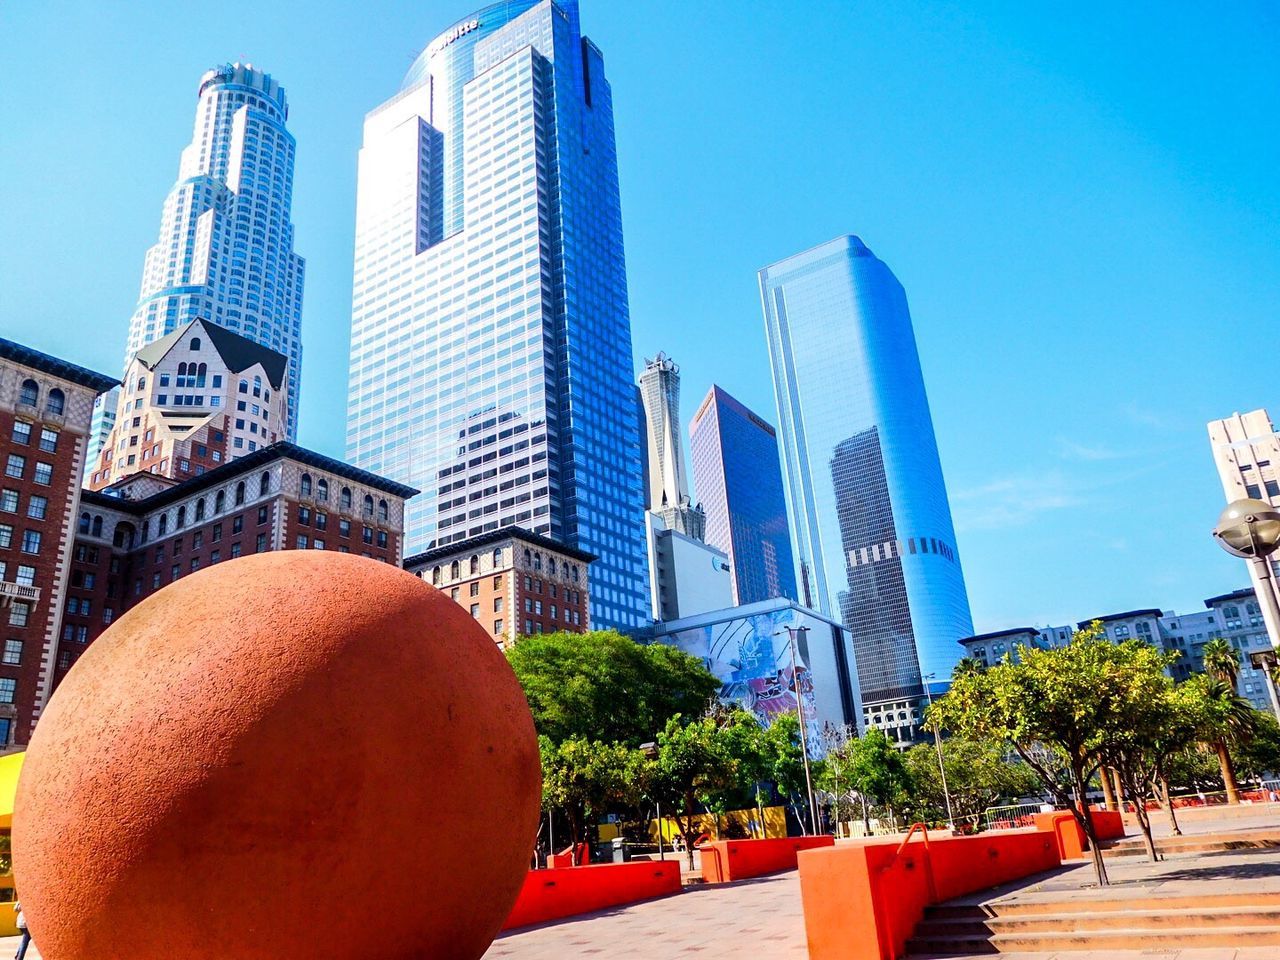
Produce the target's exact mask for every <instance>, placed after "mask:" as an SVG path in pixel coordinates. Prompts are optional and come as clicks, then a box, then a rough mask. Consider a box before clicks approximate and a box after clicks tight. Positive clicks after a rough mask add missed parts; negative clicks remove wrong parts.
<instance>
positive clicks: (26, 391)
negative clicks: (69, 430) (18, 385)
mask: <svg viewBox="0 0 1280 960" xmlns="http://www.w3.org/2000/svg"><path fill="white" fill-rule="evenodd" d="M18 402H19V403H22V404H26V405H27V406H28V407H36V406H39V405H40V384H38V383H36V382H35V381H34V380H31V379H27V380H23V381H22V389H21V390H20V391H19V392H18ZM66 409H67V395H66V394H65V393H63V392H62V391H61V390H59V389H58V388H57V387H54V388H53V389H52V390H50V391H49V393H48V394H47V395H46V397H45V401H44V410H45V413H52V414H54V415H55V416H62V414H63V413H65V412H66Z"/></svg>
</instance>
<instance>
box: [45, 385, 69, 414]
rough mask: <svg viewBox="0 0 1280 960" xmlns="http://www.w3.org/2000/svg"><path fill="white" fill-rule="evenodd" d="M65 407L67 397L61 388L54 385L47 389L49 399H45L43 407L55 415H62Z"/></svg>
mask: <svg viewBox="0 0 1280 960" xmlns="http://www.w3.org/2000/svg"><path fill="white" fill-rule="evenodd" d="M66 407H67V397H66V394H64V393H63V392H62V391H61V390H59V389H58V388H57V387H54V388H53V389H52V390H50V391H49V399H48V400H46V401H45V404H44V408H45V410H46V411H48V412H49V413H52V414H54V415H55V416H62V412H63V411H64V410H65V409H66Z"/></svg>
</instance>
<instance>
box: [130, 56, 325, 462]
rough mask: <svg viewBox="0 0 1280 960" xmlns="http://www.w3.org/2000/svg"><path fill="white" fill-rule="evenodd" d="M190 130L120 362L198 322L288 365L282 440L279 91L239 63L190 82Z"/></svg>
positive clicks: (286, 202)
mask: <svg viewBox="0 0 1280 960" xmlns="http://www.w3.org/2000/svg"><path fill="white" fill-rule="evenodd" d="M198 96H199V101H198V103H197V105H196V123H195V131H194V133H193V135H192V138H191V143H190V144H189V145H188V146H187V147H186V148H185V149H184V150H183V151H182V160H181V162H180V163H179V166H178V179H177V182H176V183H175V184H174V185H173V187H172V189H170V191H169V195H168V197H166V198H165V203H164V212H163V214H162V216H161V221H160V238H159V240H158V241H157V243H156V245H155V246H153V247H152V248H151V249H150V250H148V251H147V258H146V263H145V266H144V268H143V275H142V292H141V294H140V295H139V298H138V305H137V307H136V308H135V309H134V312H133V318H132V320H130V323H129V346H128V350H127V352H126V354H125V363H126V365H127V364H128V362H129V361H130V360H131V359H132V358H133V355H134V354H135V353H137V352H138V350H140V349H141V348H142V347H143V346H145V345H146V344H148V343H151V342H152V341H154V340H158V339H160V338H161V337H163V336H165V335H167V334H169V333H172V332H173V331H174V330H176V329H177V328H178V327H180V326H182V325H183V324H186V323H189V322H190V321H192V320H195V319H197V318H204V319H208V320H212V321H214V322H215V323H218V324H220V325H221V326H223V327H226V328H228V329H230V330H234V331H235V332H237V333H239V334H240V335H241V336H244V337H247V338H248V339H250V340H254V341H256V342H258V343H260V344H262V345H263V346H265V347H270V348H271V349H273V350H276V351H278V352H280V353H283V354H284V355H285V356H287V357H288V358H289V374H288V378H287V379H288V400H289V408H288V417H287V423H288V427H287V436H288V438H289V439H293V438H294V437H296V435H297V431H298V387H299V384H300V382H301V364H302V283H303V260H302V258H301V257H299V256H297V255H296V254H295V253H294V252H293V223H292V222H291V220H290V217H289V213H290V206H291V204H292V201H293V160H294V149H295V147H294V140H293V135H292V134H290V133H289V131H288V130H287V129H286V128H285V120H286V119H287V118H288V115H289V107H288V103H287V101H286V100H285V94H284V88H283V87H281V86H280V84H278V83H277V82H276V81H275V80H273V79H272V78H271V76H270V74H266V73H263V72H262V71H261V70H256V69H254V68H253V66H252V65H250V64H239V63H235V64H226V65H225V66H221V67H218V68H217V69H215V70H210V71H208V72H207V73H205V74H204V76H203V77H201V78H200V87H199V94H198Z"/></svg>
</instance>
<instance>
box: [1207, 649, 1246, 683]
mask: <svg viewBox="0 0 1280 960" xmlns="http://www.w3.org/2000/svg"><path fill="white" fill-rule="evenodd" d="M1201 657H1202V658H1203V660H1204V672H1205V673H1207V674H1209V676H1211V677H1214V678H1215V679H1217V680H1221V681H1222V682H1223V683H1225V684H1228V685H1230V686H1231V687H1234V686H1235V685H1236V678H1237V677H1239V676H1240V651H1239V650H1237V649H1236V648H1235V647H1233V646H1232V645H1231V644H1230V643H1228V642H1227V641H1226V640H1224V639H1222V637H1214V638H1213V639H1212V640H1210V641H1209V642H1208V643H1206V644H1205V645H1204V649H1203V650H1202V651H1201Z"/></svg>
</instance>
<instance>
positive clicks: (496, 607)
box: [493, 597, 502, 613]
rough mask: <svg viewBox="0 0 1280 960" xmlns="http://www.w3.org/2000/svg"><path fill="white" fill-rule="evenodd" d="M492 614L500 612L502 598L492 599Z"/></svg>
mask: <svg viewBox="0 0 1280 960" xmlns="http://www.w3.org/2000/svg"><path fill="white" fill-rule="evenodd" d="M493 612H494V613H501V612H502V597H494V598H493Z"/></svg>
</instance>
